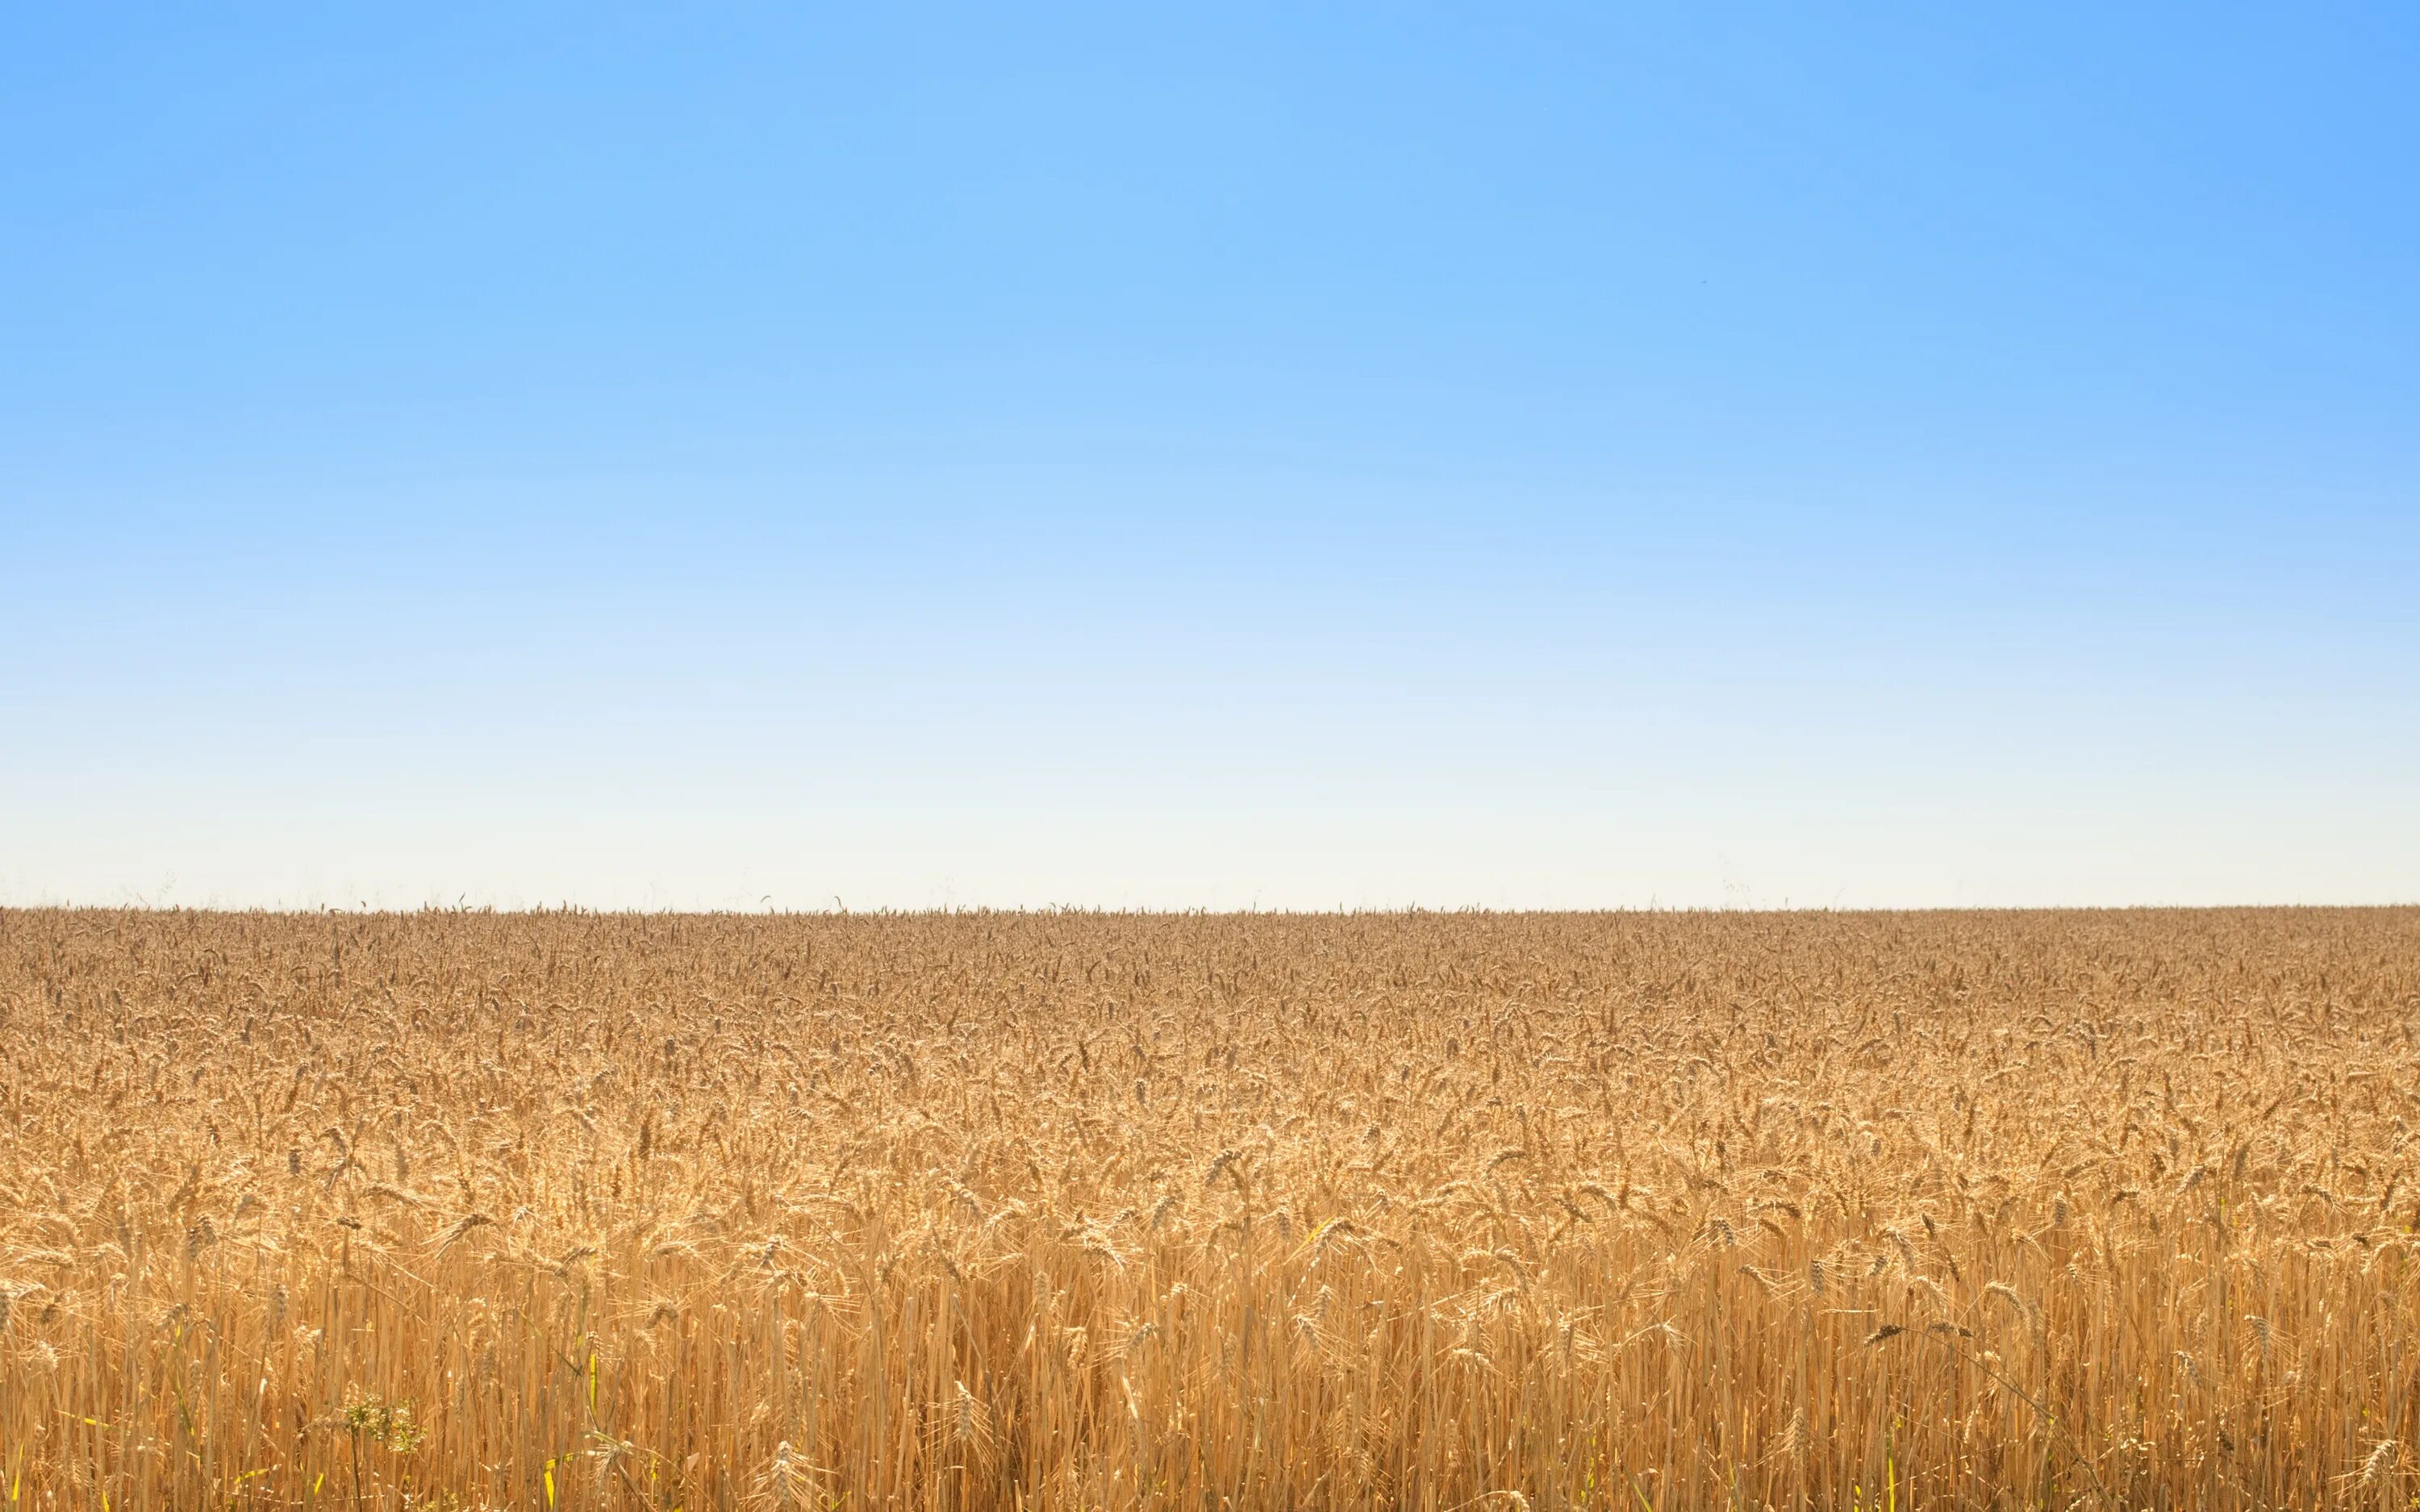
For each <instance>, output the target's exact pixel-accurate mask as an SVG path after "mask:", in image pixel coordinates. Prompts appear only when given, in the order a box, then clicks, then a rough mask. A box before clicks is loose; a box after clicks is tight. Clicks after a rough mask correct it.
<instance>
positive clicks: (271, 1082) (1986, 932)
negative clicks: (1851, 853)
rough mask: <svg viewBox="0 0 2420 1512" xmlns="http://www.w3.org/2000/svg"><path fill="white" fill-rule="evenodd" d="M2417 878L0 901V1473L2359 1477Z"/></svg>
mask: <svg viewBox="0 0 2420 1512" xmlns="http://www.w3.org/2000/svg"><path fill="white" fill-rule="evenodd" d="M2416 1027H2420V913H2414V912H2412V911H2391V910H2380V911H2276V912H2252V911H2245V912H2196V913H2128V914H2091V913H2073V914H1957V915H1869V916H1857V915H1797V916H1698V917H1691V916H1670V915H1647V916H1543V915H1512V916H1494V915H1450V916H1435V915H1425V916H1423V915H1384V916H1327V917H1286V916H1255V917H1182V918H1171V917H1129V916H1103V915H1085V914H1059V915H983V914H978V915H954V916H924V917H892V918H738V917H708V918H675V917H631V916H601V917H600V916H589V915H578V914H572V915H562V914H551V915H520V916H487V915H475V914H422V915H404V916H393V915H389V916H331V915H318V916H290V915H218V914H191V913H178V914H162V913H105V912H22V911H21V912H9V913H5V914H0V1505H5V1506H6V1507H7V1508H8V1512H16V1509H18V1508H21V1507H22V1508H34V1507H42V1508H48V1507H94V1508H100V1507H103V1506H106V1507H108V1508H111V1509H136V1508H148V1507H211V1508H240V1507H247V1506H259V1507H271V1506H275V1507H326V1508H331V1509H337V1508H355V1507H384V1508H402V1507H406V1506H410V1507H432V1508H433V1507H463V1508H467V1507H474V1506H489V1507H528V1508H541V1507H547V1508H553V1507H613V1508H641V1507H644V1508H673V1507H681V1508H688V1509H701V1508H732V1507H797V1508H808V1507H813V1508H827V1507H835V1506H847V1507H870V1506H916V1507H927V1506H929V1507H942V1508H970V1509H971V1508H991V1507H1012V1506H1026V1507H1075V1506H1084V1507H1104V1508H1123V1507H1151V1506H1177V1505H1183V1506H1218V1507H1228V1508H1238V1509H1249V1508H1297V1507H1330V1506H1336V1507H1342V1506H1369V1505H1384V1506H1404V1507H1420V1508H1435V1509H1444V1508H1463V1509H1466V1508H1475V1507H1495V1508H1511V1507H1524V1506H1526V1507H1528V1508H1546V1507H1578V1506H1586V1507H1607V1508H1610V1507H1623V1508H1634V1509H1635V1508H1642V1507H1643V1508H1648V1509H1652V1512H1667V1509H1680V1508H1696V1507H1712V1506H1724V1507H1730V1506H1743V1507H1764V1506H1768V1505H1769V1506H1774V1507H1802V1506H1820V1507H1835V1506H1843V1507H1844V1506H1871V1507H1877V1508H1919V1507H1963V1506H1978V1507H1979V1506H1993V1507H1999V1506H2012V1507H2013V1506H2043V1507H2054V1508H2067V1507H2071V1506H2105V1507H2111V1508H2117V1507H2126V1508H2135V1507H2144V1506H2163V1507H2168V1506H2173V1507H2244V1508H2256V1507H2260V1508H2265V1507H2277V1506H2287V1505H2293V1506H2306V1505H2322V1504H2324V1505H2343V1506H2357V1507H2404V1506H2409V1505H2412V1504H2413V1498H2414V1495H2415V1492H2420V1474H2415V1471H2420V1455H2415V1454H2414V1445H2415V1442H2420V1440H2415V1433H2420V1422H2415V1414H2420V1350H2416V1349H2415V1347H2420V1283H2415V1280H2414V1269H2413V1260H2414V1246H2415V1244H2420V1237H2415V1234H2414V1226H2415V1221H2416V1220H2420V1171H2415V1170H2414V1169H2413V1165H2414V1158H2413V1157H2414V1151H2413V1149H2412V1124H2413V1122H2414V1120H2415V1119H2420V1051H2415V1046H2414V1042H2413V1033H2414V1030H2415V1028H2416Z"/></svg>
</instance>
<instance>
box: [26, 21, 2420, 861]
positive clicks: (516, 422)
mask: <svg viewBox="0 0 2420 1512" xmlns="http://www.w3.org/2000/svg"><path fill="white" fill-rule="evenodd" d="M1979 9H1980V8H1973V7H1952V8H1943V7H1937V6H1930V7H1913V6H1911V7H1906V8H1875V7H1856V8H1845V7H1844V8H1819V7H1806V6H1780V5H1776V6H1770V7H1761V8H1730V9H1726V10H1723V11H1722V12H1720V13H1719V15H1717V14H1716V13H1714V12H1711V11H1708V10H1706V9H1705V8H1698V7H1688V8H1683V7H1679V6H1669V7H1667V6H1653V7H1639V8H1616V7H1606V6H1575V7H1570V8H1539V7H1494V6H1491V7H1463V8H1451V9H1448V8H1410V7H1405V6H1396V5H1388V6H1384V7H1375V6H1373V7H1342V6H1320V7H1311V6H1303V7H1293V6H1288V7H1266V8H1264V7H1252V6H1243V5H1221V6H1215V7H1211V6H1204V7H1199V8H1193V10H1192V12H1191V14H1190V15H1178V14H1176V13H1175V10H1174V8H1167V7H1134V6H1118V7H1108V6H1104V7H1100V8H1049V9H1048V10H1047V13H1045V12H1042V11H1039V10H1037V9H1034V8H987V9H984V10H977V9H973V8H970V9H966V10H942V9H926V8H907V7H849V8H838V7H835V8H821V9H814V8H774V7H763V6H752V5H750V6H737V5H735V6H700V7H680V8H672V7H666V8H659V9H656V10H653V11H646V10H636V9H623V8H600V7H589V6H581V7H574V6H569V5H565V6H559V7H532V6H526V5H518V4H501V5H492V4H491V5H481V6H476V7H453V6H431V5H414V6H371V5H360V6H354V5H341V6H310V7H304V6H293V7H282V8H273V7H267V6H237V7H224V8H196V9H184V8H178V9H160V10H150V9H147V8H141V7H125V8H95V7H72V6H41V7H15V8H10V9H9V11H8V14H7V16H6V17H5V18H0V652H4V653H5V656H0V902H6V903H42V902H57V901H74V902H82V903H117V902H124V901H133V900H142V901H147V902H151V903H185V904H198V903H225V904H271V903H282V904H287V905H319V904H337V905H342V906H352V905H355V904H358V903H375V904H390V905H396V904H418V903H424V902H428V901H442V902H444V903H453V902H455V901H456V900H457V899H461V900H464V901H467V902H470V903H496V904H499V905H514V904H527V903H554V902H558V901H571V902H575V903H588V904H594V905H599V906H609V905H636V906H645V907H671V906H718V907H733V906H736V907H748V908H754V907H759V906H764V905H766V903H767V902H768V900H769V902H770V905H771V906H775V907H788V908H816V907H830V906H831V905H832V903H833V901H834V900H835V899H836V898H837V899H840V900H842V901H845V903H847V904H848V905H849V906H851V907H871V906H926V905H933V904H977V903H1000V904H1049V903H1097V904H1107V905H1148V906H1195V905H1201V906H1213V907H1229V906H1249V905H1255V904H1256V905H1258V906H1262V907H1279V906H1308V907H1333V906H1337V905H1339V904H1346V905H1356V906H1359V905H1398V904H1405V903H1421V904H1428V905H1437V906H1450V905H1456V904H1465V903H1481V904H1488V905H1556V906H1590V905H1647V904H1662V905H1705V904H1738V905H1760V906H1761V905H1771V904H1779V903H1793V904H1800V905H1808V904H1811V905H1819V906H1820V905H1863V904H1886V905H1906V904H1973V903H2217V902H2294V901H2303V902H2386V901H2412V900H2415V899H2420V91H2415V90H2414V88H2413V80H2414V79H2415V78H2420V13H2415V12H2414V11H2413V10H2412V8H2410V7H2409V6H2408V5H2403V4H2393V5H2379V6H2375V7H2360V6H2347V7H2322V8H2282V7H2263V8H2230V7H2206V8H2190V9H2186V8H2176V7H2143V8H2112V7H2107V6H2091V7H2084V6H2074V7H2049V6H2040V7H2001V8H1995V9H1997V10H1998V11H1999V12H2000V14H1998V15H1996V16H1990V17H1986V16H1982V15H1979V14H1978V13H1977V12H1978V10H1979Z"/></svg>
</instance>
